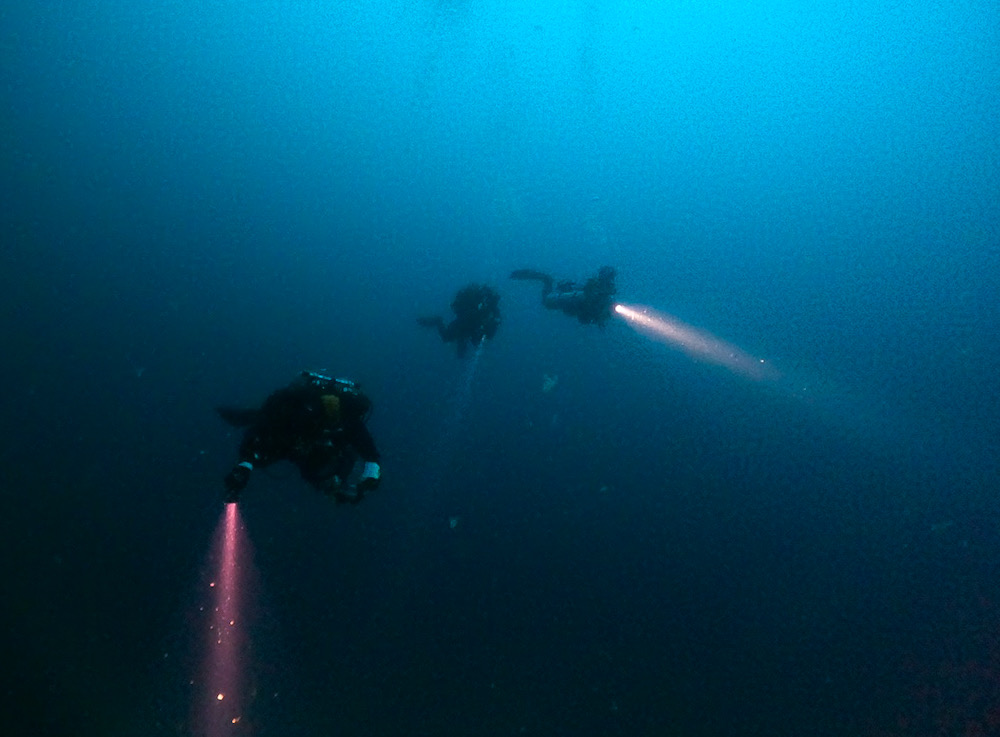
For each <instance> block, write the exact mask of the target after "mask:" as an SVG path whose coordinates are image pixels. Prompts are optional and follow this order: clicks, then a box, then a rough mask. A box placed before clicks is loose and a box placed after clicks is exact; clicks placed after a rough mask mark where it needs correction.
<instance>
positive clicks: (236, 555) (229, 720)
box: [194, 503, 250, 737]
mask: <svg viewBox="0 0 1000 737" xmlns="http://www.w3.org/2000/svg"><path fill="white" fill-rule="evenodd" d="M216 537H217V540H216V546H215V549H216V552H217V554H216V556H215V559H216V560H217V561H218V568H217V570H216V577H215V579H214V580H212V581H211V582H210V583H209V584H208V586H209V589H210V591H211V606H212V610H211V612H210V616H209V621H208V627H209V631H208V640H207V642H206V646H207V648H208V650H207V653H206V657H205V670H204V674H203V678H202V680H201V682H200V683H198V684H197V688H196V693H195V714H194V718H195V722H196V724H197V726H198V731H197V734H198V735H203V736H204V737H222V736H223V735H233V734H237V733H238V732H234V728H235V727H238V726H240V721H241V720H242V715H243V709H244V708H245V704H244V698H245V694H244V693H243V688H244V685H245V680H246V679H245V673H244V666H245V663H244V662H243V661H244V659H243V655H244V645H245V641H246V631H245V629H246V628H245V622H244V618H245V611H244V608H245V605H246V603H247V602H246V601H245V595H244V590H243V589H244V587H245V585H246V582H244V581H243V580H242V576H241V575H240V574H241V572H243V571H245V570H247V566H248V565H249V560H248V556H249V555H250V546H249V540H248V539H247V537H246V532H245V530H244V527H243V523H242V521H241V520H240V515H239V509H238V508H237V505H236V504H232V503H231V504H227V505H226V507H225V511H224V513H223V516H222V518H221V519H220V520H219V527H218V529H217V531H216Z"/></svg>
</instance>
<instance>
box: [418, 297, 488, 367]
mask: <svg viewBox="0 0 1000 737" xmlns="http://www.w3.org/2000/svg"><path fill="white" fill-rule="evenodd" d="M451 311H452V312H454V313H455V319H454V320H452V321H451V322H450V323H448V324H447V325H445V324H444V319H443V318H442V317H440V316H438V315H435V316H433V317H418V318H417V322H418V323H419V324H420V325H423V326H424V327H428V328H437V330H438V333H439V334H440V336H441V340H443V341H444V342H445V343H454V344H455V350H456V351H457V352H458V355H459V356H464V355H465V351H466V349H467V348H468V347H469V344H470V343H471V344H472V345H473V346H474V347H475V346H478V345H479V344H480V343H482V342H483V340H485V339H487V338H493V336H494V335H496V333H497V328H498V327H500V295H499V294H497V292H496V290H494V289H492V288H490V287H488V286H486V285H485V284H482V285H480V284H469V285H468V286H466V287H462V288H461V289H460V290H458V293H457V294H456V295H455V299H453V300H452V301H451Z"/></svg>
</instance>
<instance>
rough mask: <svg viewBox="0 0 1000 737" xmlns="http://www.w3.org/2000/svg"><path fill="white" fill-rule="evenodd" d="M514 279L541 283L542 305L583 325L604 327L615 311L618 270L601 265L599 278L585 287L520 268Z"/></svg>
mask: <svg viewBox="0 0 1000 737" xmlns="http://www.w3.org/2000/svg"><path fill="white" fill-rule="evenodd" d="M510 278H511V279H516V280H519V281H539V282H541V283H542V304H543V305H545V306H546V307H547V308H548V309H550V310H560V311H562V312H563V313H565V314H567V315H570V316H571V317H575V318H576V319H577V320H579V321H580V322H581V323H583V324H585V325H587V324H595V325H598V326H600V327H602V328H603V327H604V324H605V323H606V322H607V321H608V320H609V319H610V318H611V312H612V310H613V309H614V296H615V292H616V290H615V270H614V269H613V268H611V267H610V266H602V267H601V269H600V271H598V272H597V276H592V277H590V278H589V279H587V281H586V282H584V283H583V284H582V285H580V284H577V283H575V282H572V281H569V280H565V281H560V282H558V283H557V282H556V281H555V279H554V278H553V277H552V276H549V275H548V274H546V273H545V272H542V271H535V270H534V269H517V270H516V271H513V272H511V275H510Z"/></svg>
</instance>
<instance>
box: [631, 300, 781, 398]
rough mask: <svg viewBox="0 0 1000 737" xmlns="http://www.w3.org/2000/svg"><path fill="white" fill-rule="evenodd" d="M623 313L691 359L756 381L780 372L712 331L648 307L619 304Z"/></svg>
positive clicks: (640, 328) (643, 330) (636, 327)
mask: <svg viewBox="0 0 1000 737" xmlns="http://www.w3.org/2000/svg"><path fill="white" fill-rule="evenodd" d="M615 313H616V314H618V315H620V316H621V317H622V318H624V319H625V321H626V322H627V323H628V324H629V325H630V326H631V327H632V328H633V329H634V330H636V331H637V332H639V333H642V334H643V335H646V336H647V337H649V338H652V339H653V340H656V341H658V342H660V343H663V344H665V345H668V346H671V347H674V348H678V349H680V350H682V351H684V353H686V354H687V355H689V356H691V357H692V358H695V359H698V360H700V361H706V362H708V363H713V364H715V365H717V366H722V367H723V368H726V369H728V370H729V371H732V372H733V373H734V374H738V375H740V376H744V377H746V378H749V379H754V380H756V381H764V380H776V379H777V378H779V376H780V375H779V373H778V372H777V371H776V370H775V369H774V368H772V367H771V366H770V365H769V364H768V363H767V362H765V361H764V359H763V358H755V357H754V356H751V355H750V354H749V353H746V352H745V351H743V350H741V349H740V348H737V347H736V346H734V345H732V344H730V343H727V342H725V341H724V340H721V339H719V338H716V337H715V336H714V335H712V334H711V333H708V332H705V331H704V330H698V329H697V328H694V327H691V326H690V325H686V324H684V323H683V322H681V321H680V320H678V319H676V318H674V317H671V316H670V315H666V314H663V313H660V312H656V311H655V310H653V309H651V308H649V307H639V306H634V307H630V306H628V305H623V304H616V305H615Z"/></svg>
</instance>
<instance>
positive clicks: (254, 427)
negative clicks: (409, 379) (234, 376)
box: [216, 371, 382, 504]
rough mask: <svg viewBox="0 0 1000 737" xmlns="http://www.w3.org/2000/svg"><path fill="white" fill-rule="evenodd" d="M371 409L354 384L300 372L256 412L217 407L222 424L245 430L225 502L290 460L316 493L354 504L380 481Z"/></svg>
mask: <svg viewBox="0 0 1000 737" xmlns="http://www.w3.org/2000/svg"><path fill="white" fill-rule="evenodd" d="M371 406H372V403H371V400H370V399H368V397H367V396H365V395H364V394H363V393H362V392H361V390H360V389H359V388H358V385H357V384H355V383H354V382H353V381H350V380H348V379H334V378H331V377H329V376H324V375H322V374H317V373H313V372H312V371H303V372H302V373H301V374H300V375H299V376H298V377H297V378H296V379H295V380H294V381H293V382H292V383H291V384H289V385H288V386H286V387H283V388H281V389H278V390H277V391H275V392H273V393H272V394H271V395H270V396H269V397H268V398H267V399H266V400H265V401H264V404H263V405H262V406H261V407H260V408H259V409H237V408H232V407H217V408H216V412H218V413H219V416H220V417H222V419H223V420H225V421H226V422H228V423H229V424H230V425H233V426H234V427H244V428H246V430H245V432H244V433H243V440H242V442H241V443H240V449H239V462H238V463H237V464H236V465H235V466H233V469H232V470H231V471H230V472H229V473H228V474H227V475H226V477H225V488H226V497H225V499H226V502H227V503H228V502H238V501H239V496H240V492H242V491H243V489H244V487H246V485H247V482H248V481H249V480H250V473H251V472H252V471H253V470H254V469H255V468H263V467H266V466H269V465H271V464H272V463H276V462H278V461H290V462H292V463H294V464H295V465H296V466H298V468H299V473H301V475H302V478H303V479H305V480H306V481H307V482H308V483H309V484H310V485H312V486H313V487H314V488H315V489H316V490H318V491H321V492H322V493H324V494H326V495H328V496H332V497H334V499H336V500H337V501H338V502H350V503H352V504H357V503H358V502H360V501H361V500H362V498H364V495H365V494H366V493H367V492H369V491H371V490H372V489H374V488H376V487H377V486H378V485H379V481H380V479H381V476H382V469H381V468H380V467H379V463H378V461H379V453H378V450H377V449H376V448H375V441H374V439H373V438H372V436H371V433H369V431H368V428H367V426H366V425H365V421H366V420H367V418H368V415H369V413H370V411H371ZM358 456H360V458H361V460H362V461H364V467H363V469H362V471H361V474H360V476H359V477H358V480H357V482H356V483H354V484H349V483H348V477H349V476H350V474H351V470H352V469H353V468H354V465H355V462H356V460H357V457H358Z"/></svg>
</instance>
